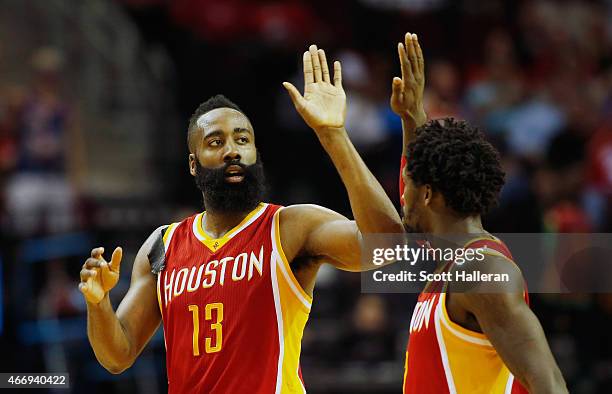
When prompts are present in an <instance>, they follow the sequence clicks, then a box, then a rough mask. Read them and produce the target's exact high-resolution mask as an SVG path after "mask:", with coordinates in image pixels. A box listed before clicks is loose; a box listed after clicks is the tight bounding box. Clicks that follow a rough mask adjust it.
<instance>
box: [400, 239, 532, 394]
mask: <svg viewBox="0 0 612 394" xmlns="http://www.w3.org/2000/svg"><path fill="white" fill-rule="evenodd" d="M485 246H486V248H487V250H486V252H484V253H485V254H492V255H497V256H503V257H505V258H506V259H508V260H510V261H512V260H513V259H512V255H511V254H510V251H509V250H508V248H507V247H506V245H504V244H503V243H502V242H501V241H494V240H491V239H488V238H487V239H477V240H473V241H471V242H470V243H469V244H467V245H466V246H465V247H466V248H473V249H477V248H481V247H485ZM427 291H428V292H425V291H424V292H422V293H421V294H420V295H419V298H418V302H417V304H416V306H415V309H414V312H413V315H412V320H411V322H410V334H409V339H408V348H407V352H406V365H405V372H404V394H523V393H525V394H526V393H527V390H525V388H523V386H522V385H521V384H520V383H519V382H518V381H517V380H515V379H514V376H513V375H512V373H510V371H509V370H508V368H507V367H506V365H505V364H504V362H503V361H502V359H501V358H500V357H499V355H498V354H497V352H496V350H495V348H494V347H493V345H492V344H491V343H490V342H489V341H488V339H487V337H486V336H485V335H484V334H482V333H479V332H474V331H471V330H468V329H466V328H464V327H461V326H460V325H459V324H457V323H455V322H453V321H452V320H451V319H450V318H449V315H448V312H447V310H446V292H445V289H443V288H438V289H436V290H435V291H431V289H428V290H427ZM525 302H527V304H529V297H528V294H527V291H525Z"/></svg>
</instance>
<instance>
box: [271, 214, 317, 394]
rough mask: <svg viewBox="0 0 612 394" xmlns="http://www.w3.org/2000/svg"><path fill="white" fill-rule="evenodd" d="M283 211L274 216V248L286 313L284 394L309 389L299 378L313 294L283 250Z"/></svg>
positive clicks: (278, 280) (280, 290)
mask: <svg viewBox="0 0 612 394" xmlns="http://www.w3.org/2000/svg"><path fill="white" fill-rule="evenodd" d="M279 228H280V226H279V213H278V212H276V213H275V215H274V223H273V230H272V234H273V241H272V242H273V249H274V253H273V254H272V256H273V258H274V259H275V262H274V264H272V267H273V268H274V269H275V275H273V277H275V278H276V284H277V286H278V287H277V288H278V296H279V301H280V302H279V304H280V311H281V316H282V319H280V320H282V348H283V349H282V357H283V359H282V365H281V366H280V368H281V369H282V371H281V373H280V374H279V375H280V379H281V385H280V392H281V393H304V392H305V389H304V386H303V384H302V381H301V379H300V377H299V366H300V352H301V348H302V335H303V333H304V327H305V326H306V322H307V321H308V316H309V314H310V306H311V304H312V297H311V296H309V295H308V294H307V293H306V292H305V291H304V290H303V289H302V287H301V286H300V284H299V283H298V281H297V279H296V278H295V276H294V275H293V272H292V271H291V267H290V266H289V262H288V261H287V258H286V256H285V253H284V252H283V249H282V245H281V242H280V235H279Z"/></svg>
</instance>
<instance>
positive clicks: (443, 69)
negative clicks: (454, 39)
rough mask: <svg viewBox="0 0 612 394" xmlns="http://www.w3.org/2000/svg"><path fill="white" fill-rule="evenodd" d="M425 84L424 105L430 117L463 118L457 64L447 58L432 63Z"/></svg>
mask: <svg viewBox="0 0 612 394" xmlns="http://www.w3.org/2000/svg"><path fill="white" fill-rule="evenodd" d="M427 81H428V83H427V85H426V86H425V97H424V105H425V111H426V112H427V116H428V117H429V118H430V119H437V118H446V117H449V116H450V117H454V118H462V116H461V110H460V106H459V98H460V96H459V93H460V80H459V75H458V72H457V69H456V68H455V66H454V65H453V64H452V63H451V62H449V61H446V60H438V61H434V62H432V63H431V67H430V68H429V76H428V79H427Z"/></svg>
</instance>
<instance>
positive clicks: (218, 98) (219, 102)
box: [187, 94, 246, 152]
mask: <svg viewBox="0 0 612 394" xmlns="http://www.w3.org/2000/svg"><path fill="white" fill-rule="evenodd" d="M217 108H231V109H235V110H236V111H238V112H241V113H242V114H243V115H245V113H244V112H243V111H242V110H241V109H240V107H238V105H236V104H235V103H234V102H233V101H232V100H230V99H228V98H227V97H225V96H224V95H222V94H217V95H214V96H212V97H211V98H209V99H208V100H206V101H204V102H203V103H202V104H200V105H199V106H198V108H196V110H195V112H194V113H193V115H191V118H189V126H188V128H187V146H188V147H189V151H190V152H192V151H193V150H192V149H191V148H192V146H191V142H190V141H191V136H192V135H193V132H194V131H195V130H196V124H197V122H198V119H200V116H202V115H204V114H205V113H207V112H210V111H212V110H213V109H217ZM245 116H246V115H245Z"/></svg>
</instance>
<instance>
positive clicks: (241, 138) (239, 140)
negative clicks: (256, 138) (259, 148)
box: [237, 136, 249, 144]
mask: <svg viewBox="0 0 612 394" xmlns="http://www.w3.org/2000/svg"><path fill="white" fill-rule="evenodd" d="M237 141H238V142H239V143H241V144H248V142H249V139H248V137H245V136H242V137H238V139H237Z"/></svg>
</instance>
